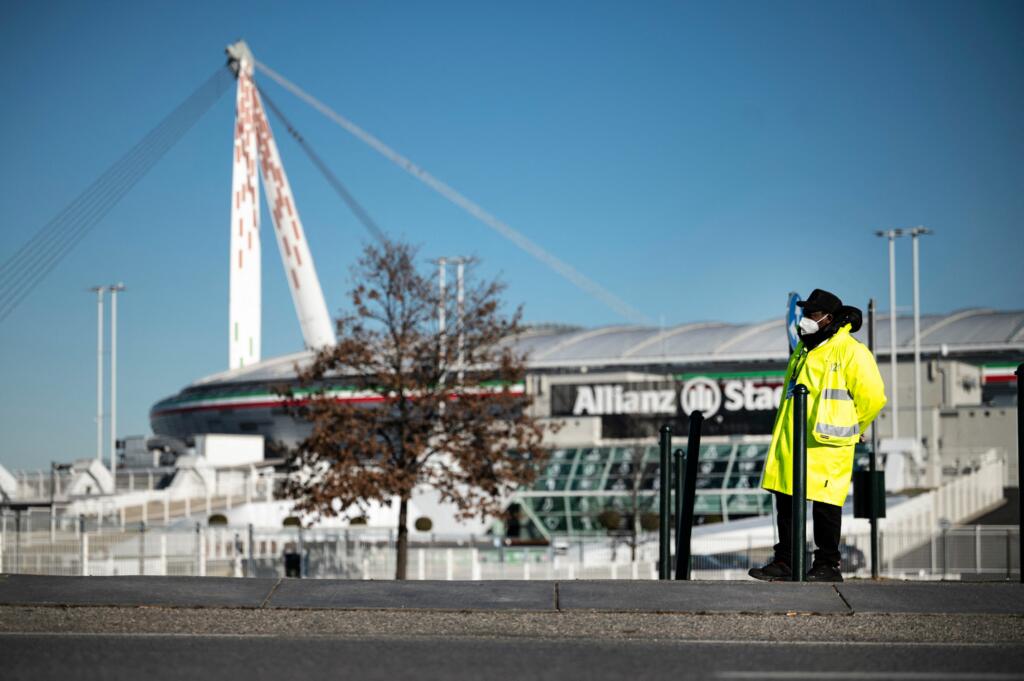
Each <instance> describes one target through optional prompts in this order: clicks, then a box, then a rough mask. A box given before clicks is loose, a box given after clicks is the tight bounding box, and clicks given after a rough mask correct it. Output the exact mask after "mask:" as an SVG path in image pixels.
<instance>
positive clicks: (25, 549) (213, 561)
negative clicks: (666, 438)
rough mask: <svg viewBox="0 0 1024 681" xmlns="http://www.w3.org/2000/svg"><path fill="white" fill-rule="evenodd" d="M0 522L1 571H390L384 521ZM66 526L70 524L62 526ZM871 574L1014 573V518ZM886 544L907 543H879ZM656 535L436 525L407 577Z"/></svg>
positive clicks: (502, 571)
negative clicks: (325, 524) (518, 538)
mask: <svg viewBox="0 0 1024 681" xmlns="http://www.w3.org/2000/svg"><path fill="white" fill-rule="evenodd" d="M4 520H5V521H0V572H4V573H27V574H49V575H94V576H97V575H99V576H103V575H106V576H113V575H197V576H224V577H229V576H234V577H246V576H254V577H275V576H285V554H293V556H294V558H293V560H295V561H296V563H297V565H298V566H299V569H300V570H301V573H302V576H305V577H311V578H340V579H392V578H394V575H395V536H394V532H393V531H388V530H382V529H374V528H360V529H349V530H302V531H300V530H298V529H297V528H284V529H277V528H275V529H266V528H254V527H206V526H202V525H196V526H194V527H184V528H182V527H177V528H173V527H172V528H166V527H153V528H151V527H147V526H146V525H144V524H139V525H137V526H136V527H135V528H126V529H124V530H122V529H120V528H119V527H113V528H111V527H108V526H103V525H94V524H85V525H84V526H83V525H81V524H79V523H68V522H66V521H64V522H59V523H55V526H54V527H53V528H51V527H49V522H46V523H45V524H44V523H42V522H41V521H40V519H39V518H38V517H37V518H36V519H35V520H34V521H33V522H32V523H30V525H29V526H28V527H26V526H21V527H17V526H15V525H14V524H13V523H11V522H10V518H6V519H4ZM69 525H70V526H69ZM880 536H881V541H880V546H881V558H882V570H881V574H882V575H883V576H885V577H892V578H899V579H952V580H956V579H1015V578H1017V576H1018V575H1019V574H1020V565H1019V562H1018V556H1019V552H1018V543H1019V541H1020V535H1019V531H1018V528H1017V527H1016V526H980V525H979V526H967V527H955V528H950V529H946V530H943V531H940V532H933V533H916V534H913V536H910V534H908V533H907V532H903V531H900V532H886V531H883V532H881V535H880ZM735 546H736V542H735V540H729V541H728V542H722V541H716V540H715V538H714V537H701V538H695V539H694V541H693V550H692V552H693V556H692V561H693V562H692V576H693V578H694V579H746V578H747V574H746V573H747V570H748V569H749V568H751V567H754V566H758V565H763V564H764V563H766V562H768V561H769V560H771V554H772V550H771V547H768V546H763V545H762V546H755V545H753V544H749V545H748V546H747V547H746V548H745V549H744V550H740V551H737V550H735ZM886 547H912V548H910V549H909V550H902V551H901V552H892V553H891V554H888V553H887V548H886ZM841 551H842V557H843V564H842V569H843V572H844V574H846V575H847V576H848V577H868V576H869V575H870V560H871V556H870V542H869V541H868V540H867V537H866V536H859V535H847V536H845V537H844V538H843V542H842V546H841ZM656 560H657V542H656V540H655V538H654V537H653V536H648V537H645V538H644V541H643V543H642V544H641V546H640V547H639V550H638V552H637V556H636V560H631V559H630V551H629V548H628V547H623V545H622V544H618V545H615V544H613V543H612V542H610V541H609V540H608V539H607V538H591V539H577V540H573V541H571V542H568V541H560V540H556V541H555V542H554V543H553V544H551V545H546V546H505V545H503V544H501V543H500V542H498V543H495V542H494V541H493V540H492V539H491V538H486V537H484V538H481V537H465V536H463V537H454V536H453V537H444V536H435V537H433V538H432V540H431V541H429V542H412V543H411V544H410V548H409V554H408V566H407V577H408V578H409V579H432V580H452V579H456V580H488V579H526V580H528V579H654V578H656V576H657V563H656Z"/></svg>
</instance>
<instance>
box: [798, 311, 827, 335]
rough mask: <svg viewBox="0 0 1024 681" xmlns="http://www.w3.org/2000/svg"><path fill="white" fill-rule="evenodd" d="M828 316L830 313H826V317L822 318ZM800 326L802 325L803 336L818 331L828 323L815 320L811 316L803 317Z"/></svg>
mask: <svg viewBox="0 0 1024 681" xmlns="http://www.w3.org/2000/svg"><path fill="white" fill-rule="evenodd" d="M827 317H828V315H825V316H824V317H822V318H821V321H824V320H825V319H826V318H827ZM798 326H799V327H800V335H801V336H809V335H811V334H812V333H818V332H819V331H821V330H822V329H823V328H825V326H827V324H824V325H823V324H821V323H820V322H816V321H814V320H813V319H811V318H810V317H801V318H800V323H799V324H798Z"/></svg>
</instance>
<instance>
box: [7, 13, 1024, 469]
mask: <svg viewBox="0 0 1024 681" xmlns="http://www.w3.org/2000/svg"><path fill="white" fill-rule="evenodd" d="M1022 29H1024V4H1021V3H1020V2H937V1H934V0H929V1H927V2H879V3H871V2H858V3H849V2H842V3H817V2H815V3H805V4H791V3H754V2H743V3H706V4H702V5H695V4H688V3H680V2H666V3H656V2H646V3H625V2H607V3H599V2H590V1H588V2H571V3H558V2H517V3H481V2H465V3H446V2H440V3H421V2H408V3H398V2H391V3H382V2H346V3H337V2H336V3H280V2H277V3H260V2H244V3H242V2H240V3H231V2H215V3H211V2H193V3H189V2H137V3H130V2H117V3H112V2H89V3H85V2H46V3H39V2H26V1H13V2H5V3H2V4H0V97H2V99H3V102H4V104H3V106H2V107H0V121H2V125H0V143H2V148H3V155H2V157H0V158H2V160H0V216H2V220H3V223H4V224H3V228H2V229H0V257H2V258H3V259H6V258H7V257H8V256H9V255H10V254H12V253H13V252H14V251H15V249H17V248H18V247H19V246H20V245H21V244H22V243H23V242H24V241H25V240H26V239H27V238H28V237H29V236H30V235H31V234H32V233H33V232H34V231H35V230H36V229H38V228H39V227H40V226H42V225H43V224H45V223H46V222H47V221H48V220H49V219H50V218H52V217H53V216H54V215H55V214H56V213H57V212H58V211H59V210H60V209H61V208H62V207H63V206H64V205H65V204H66V203H67V202H68V201H69V200H70V199H72V198H73V197H74V196H75V195H76V194H77V193H78V192H79V191H81V189H82V188H84V187H85V186H86V185H87V184H88V183H89V182H91V181H92V180H93V179H95V178H96V176H97V175H98V174H99V173H100V172H102V171H103V170H104V169H105V168H106V167H107V166H108V165H109V164H110V163H111V162H112V161H113V160H115V159H116V158H117V157H118V156H119V155H121V154H122V153H123V152H124V151H125V150H126V149H128V148H129V147H130V146H131V145H132V144H134V143H135V142H136V141H137V140H138V139H139V138H140V137H141V136H142V135H143V134H145V132H146V131H147V130H148V129H149V128H151V127H152V126H153V125H155V124H156V123H157V122H158V121H159V120H160V118H162V117H163V116H164V115H165V114H166V113H167V112H168V111H169V110H170V109H171V108H172V107H173V106H174V105H176V103H177V102H178V101H180V100H181V99H182V98H184V97H185V96H186V95H187V94H189V93H190V92H191V91H192V90H193V89H194V88H195V87H196V86H198V84H199V83H200V82H202V81H203V80H204V79H205V78H206V77H207V76H208V75H209V74H210V73H211V72H212V71H213V69H214V68H216V67H217V65H218V64H221V63H222V62H223V60H224V55H223V48H224V46H225V45H226V44H227V43H229V42H233V41H234V40H237V39H238V38H245V39H246V40H247V41H249V43H250V45H251V46H252V48H253V50H254V52H255V53H256V55H257V57H258V58H259V59H261V60H262V61H264V62H265V63H267V64H268V65H270V66H272V67H273V68H275V69H277V70H278V71H280V72H281V73H283V74H285V75H286V76H287V77H289V78H290V79H292V80H293V81H295V82H297V83H298V84H300V85H301V86H302V87H304V88H305V89H306V90H308V91H309V92H311V93H313V94H315V95H316V96H318V97H319V98H321V99H322V100H324V101H325V102H327V103H328V104H330V105H331V106H333V107H334V108H335V109H337V110H338V111H339V112H341V113H342V114H344V115H346V116H348V117H349V118H351V119H352V120H354V121H355V122H357V123H358V124H360V125H362V126H363V127H364V128H366V129H367V130H369V131H371V132H373V133H374V134H376V135H378V136H379V137H380V138H381V139H383V140H385V141H386V142H387V143H389V144H390V145H392V146H394V147H395V148H397V149H398V150H400V151H401V152H403V153H404V154H406V155H407V156H409V157H410V158H412V159H413V160H414V161H416V162H417V163H419V164H421V165H422V166H423V167H425V168H427V169H428V170H430V171H431V172H433V173H434V174H435V175H437V176H439V177H440V178H442V179H444V180H445V181H447V182H448V183H450V184H451V185H453V186H454V187H456V188H458V189H459V190H460V191H461V192H463V193H464V194H466V195H467V196H469V197H470V198H472V199H474V200H475V201H477V202H479V203H480V204H481V205H483V206H484V207H486V208H487V209H488V210H490V211H491V212H493V213H494V214H495V215H497V216H498V217H500V218H502V219H503V220H505V221H507V222H508V223H509V224H511V225H513V226H514V227H516V228H517V229H519V230H521V231H522V232H523V233H525V234H526V235H528V236H529V237H530V238H532V239H534V240H535V241H537V242H538V243H540V244H541V245H543V246H544V247H546V248H548V249H550V250H551V251H552V252H554V253H556V254H558V255H559V256H560V257H562V258H563V259H565V260H567V261H568V262H570V263H572V264H573V265H575V266H576V267H577V268H579V269H580V270H581V271H583V272H585V273H586V274H588V275H589V276H591V277H592V278H593V279H595V280H597V281H599V282H601V283H602V284H603V285H604V286H606V287H608V288H609V289H611V290H612V291H614V292H615V293H616V294H617V295H619V296H621V297H622V298H623V299H625V300H626V301H628V302H630V303H631V304H632V305H634V306H635V307H637V308H639V309H640V310H641V311H642V312H644V313H645V314H646V315H648V316H649V317H651V318H652V319H654V320H659V319H662V318H663V319H664V322H665V323H666V324H673V323H679V322H685V321H693V320H701V319H721V320H726V321H756V320H763V319H767V318H770V317H772V316H775V315H780V314H782V311H783V303H784V300H785V295H786V292H787V291H789V290H791V289H796V290H799V291H801V292H804V293H806V292H808V291H809V290H810V289H811V288H813V287H815V286H821V287H824V288H829V289H831V290H833V291H835V292H837V293H839V294H840V295H841V296H842V297H843V298H844V299H846V300H847V301H849V302H853V303H863V302H864V301H866V299H867V298H868V297H869V296H875V297H877V298H879V299H881V300H882V301H883V304H882V307H883V308H884V307H886V305H885V302H884V301H886V300H887V288H886V287H887V263H886V250H885V245H884V243H883V242H882V241H881V240H879V239H877V238H876V237H874V236H873V235H872V231H873V230H875V229H879V228H885V227H890V226H911V225H918V224H923V225H927V226H929V227H931V228H932V229H934V230H935V231H936V235H935V236H934V237H931V238H929V239H928V240H927V241H925V242H924V243H923V247H922V262H923V274H922V285H923V292H924V293H923V301H922V302H923V307H924V309H925V310H926V311H934V312H947V311H950V310H954V309H957V308H961V307H967V306H990V307H995V308H1002V309H1019V308H1020V307H1022V296H1021V294H1022V292H1024V267H1022V265H1021V263H1022V262H1024V239H1022V238H1021V219H1022V217H1024V164H1022V159H1024V127H1022V124H1021V112H1022V104H1024V96H1022V95H1024V81H1022V79H1024V42H1022V41H1021V39H1020V36H1021V35H1022ZM265 86H266V87H267V88H268V90H269V91H270V92H272V93H274V95H275V99H276V100H277V101H278V103H279V104H281V106H282V107H283V108H284V109H285V110H286V112H287V113H288V114H289V115H290V116H291V117H292V119H293V120H294V122H295V123H296V125H297V126H298V127H299V128H300V129H301V130H302V131H303V133H304V134H305V135H306V137H307V138H308V139H309V140H310V141H311V143H312V144H313V145H314V146H315V147H316V148H317V149H318V150H319V152H320V154H321V155H322V156H323V157H324V158H325V159H327V161H328V163H329V164H330V165H331V166H332V167H333V168H334V170H335V171H336V172H337V173H338V175H339V176H340V177H341V178H342V179H343V180H345V181H346V182H347V184H348V185H349V186H350V188H351V189H352V191H353V193H354V194H355V195H356V196H357V197H359V199H360V200H361V201H362V202H363V203H364V204H365V206H366V207H367V209H368V210H369V211H370V212H371V214H372V215H374V216H375V217H376V219H377V220H378V222H380V223H381V225H382V226H384V227H385V229H387V230H388V231H390V232H391V233H393V234H396V235H399V236H402V237H404V238H407V239H409V240H411V241H414V242H416V243H419V244H421V245H422V247H423V250H422V253H423V256H424V259H425V260H426V259H427V258H432V257H436V256H439V255H455V254H473V255H476V256H478V257H479V258H480V259H481V260H482V263H483V264H482V265H481V267H480V273H481V274H484V275H486V276H494V275H497V274H500V275H501V276H502V277H503V278H504V279H506V280H507V281H508V283H509V285H510V286H509V291H508V294H509V299H510V300H511V301H512V302H517V303H518V302H521V303H523V304H524V305H525V310H526V317H527V320H529V321H559V322H568V323H573V324H579V325H584V326H596V325H601V324H607V323H618V322H620V321H621V320H620V319H617V318H616V317H615V315H614V314H613V313H612V312H610V311H609V310H608V309H606V308H605V307H603V306H602V305H601V304H600V303H598V302H596V301H594V300H592V299H590V298H588V297H587V296H586V295H585V294H583V293H581V292H579V291H578V290H576V289H575V288H573V287H572V286H571V285H570V284H568V283H567V282H565V281H564V280H562V279H560V278H559V277H558V276H557V275H555V274H554V273H552V272H551V271H549V270H548V269H547V268H545V267H544V266H543V265H541V264H539V263H537V262H535V261H534V260H532V259H531V258H530V257H529V256H527V255H525V254H523V253H521V252H519V251H517V250H516V249H515V248H514V247H512V246H511V245H510V244H509V243H508V242H506V241H504V240H503V239H502V238H501V237H500V236H498V235H496V234H495V233H493V232H491V231H489V230H488V229H487V228H486V227H484V226H482V225H481V224H479V223H477V222H476V221H474V220H473V219H472V218H470V217H468V216H467V215H465V214H463V213H461V212H460V211H459V210H458V209H457V208H455V207H453V206H452V205H450V204H448V203H447V202H445V201H444V200H443V199H441V198H439V197H438V196H436V195H434V194H433V193H431V192H430V190H428V189H426V188H425V187H423V186H422V185H420V184H419V183H417V182H416V181H415V180H413V179H412V178H410V177H409V176H408V175H406V174H404V173H403V172H402V171H400V170H399V169H397V168H396V167H394V166H392V165H390V164H389V163H388V162H387V161H385V160H384V159H382V158H381V157H379V156H377V155H376V154H375V153H374V152H372V151H371V150H369V149H367V148H366V147H364V146H362V145H361V143H359V142H358V141H356V140H355V139H353V138H351V137H349V136H348V135H347V133H345V132H343V131H342V130H340V129H338V128H336V127H333V126H332V125H331V124H329V123H328V122H326V120H325V119H323V118H322V117H321V116H320V115H319V114H317V113H316V112H314V111H313V110H311V109H309V108H308V107H307V106H306V105H304V104H302V103H301V102H299V101H298V100H296V99H294V98H293V97H291V96H290V95H288V94H287V93H285V92H283V91H281V90H280V88H278V87H277V86H276V85H274V84H273V83H269V82H268V83H265ZM232 118H233V107H232V94H228V95H226V96H225V97H224V98H223V99H222V100H221V101H220V102H219V103H218V104H217V106H216V107H215V108H214V109H213V110H211V111H210V112H209V113H208V114H207V115H206V117H205V118H204V119H203V120H202V121H201V122H200V124H199V125H198V126H197V127H196V128H195V129H194V130H193V131H192V132H191V133H190V134H189V135H188V136H187V137H185V138H184V139H183V140H182V141H181V143H179V145H178V146H177V147H176V148H175V149H174V150H173V151H172V152H171V153H170V154H169V155H168V156H167V157H166V158H165V159H164V160H163V161H162V162H161V164H160V165H159V166H157V167H156V168H155V169H154V171H153V172H152V173H150V174H149V175H148V176H147V177H146V178H145V179H144V180H143V181H142V183H140V184H139V185H138V186H137V187H136V188H135V190H134V191H133V192H132V193H131V194H130V195H129V196H128V197H127V198H126V199H125V200H124V201H123V202H122V203H121V204H120V205H119V206H118V207H117V208H116V209H115V210H114V211H113V212H112V213H111V214H110V215H109V216H108V218H107V219H106V220H105V221H104V222H103V223H102V224H101V225H100V226H99V227H97V229H96V230H95V231H94V232H93V233H92V234H91V235H90V236H89V237H88V238H87V239H86V240H85V241H84V242H83V243H82V244H81V245H80V246H79V247H78V248H77V249H76V250H75V251H74V252H73V253H72V254H71V255H70V256H69V257H68V258H67V259H65V260H64V261H63V263H62V264H61V266H60V268H59V269H58V270H56V271H55V272H54V273H53V274H52V275H51V276H50V277H48V278H47V279H46V281H45V283H44V284H42V285H41V286H39V287H38V288H37V289H36V290H35V292H34V293H33V294H32V295H31V296H30V297H29V298H28V299H27V300H26V302H25V303H24V304H23V305H22V306H21V307H20V308H19V309H18V310H17V311H16V312H15V313H14V314H13V315H11V316H10V317H8V318H7V319H6V320H5V321H4V322H3V323H2V324H0V348H2V353H0V362H2V364H0V371H2V375H3V377H4V383H5V385H6V388H7V389H6V390H5V391H4V392H3V393H2V394H0V419H2V421H0V426H2V429H3V438H2V446H0V463H3V464H4V465H5V466H7V467H9V468H23V467H37V466H46V465H48V462H49V461H50V460H51V459H58V460H68V459H71V458H74V457H80V456H89V455H91V454H92V453H93V451H94V432H95V431H94V423H93V415H94V412H95V404H94V402H95V304H94V297H93V296H92V295H91V294H89V293H88V292H86V289H87V288H88V287H89V286H90V285H93V284H96V283H109V282H113V281H117V280H121V281H124V282H125V283H126V284H127V285H128V287H129V291H128V292H127V293H125V294H124V295H123V297H122V298H121V301H122V304H121V307H120V312H121V315H120V316H121V325H120V350H121V351H120V353H119V357H120V360H119V361H120V376H121V381H120V387H119V395H120V410H119V413H120V416H119V421H120V424H121V426H122V427H121V428H120V429H119V430H120V432H121V433H122V434H133V433H146V432H148V410H149V407H150V406H151V405H152V404H153V403H154V402H155V401H156V400H158V399H159V398H161V397H164V396H167V395H169V394H172V393H174V392H176V391H178V390H179V389H181V388H182V387H183V386H184V385H186V384H187V383H189V382H191V381H192V380H194V379H196V378H198V377H201V376H204V375H206V374H209V373H212V372H215V371H219V370H221V369H224V368H225V365H226V363H227V338H226V336H227V276H228V269H227V259H228V254H227V243H228V213H229V194H230V173H231V164H230V153H231V142H232V139H231V128H232ZM277 128H278V139H279V142H280V146H281V151H282V155H283V156H284V161H285V165H286V168H287V170H288V172H289V175H290V177H291V180H292V186H293V188H294V190H295V194H296V197H297V201H298V205H299V208H300V210H301V212H302V216H303V219H304V221H305V224H306V229H307V233H308V236H309V239H310V242H311V244H312V246H313V250H314V255H315V256H316V259H317V260H316V262H317V267H318V269H319V272H320V277H321V279H322V281H323V286H324V291H325V294H326V296H327V300H328V305H329V307H330V308H331V309H332V310H337V309H340V308H342V307H343V306H344V304H345V302H346V296H345V292H346V291H347V290H348V289H349V288H350V286H351V282H350V281H349V280H348V267H349V266H350V264H351V263H352V261H353V258H354V256H355V254H356V253H357V252H358V250H359V248H360V247H361V245H362V243H364V242H365V240H366V238H367V237H366V234H365V233H364V232H363V230H362V229H361V227H360V226H359V225H358V223H357V222H356V221H355V220H354V219H353V218H352V216H351V215H350V214H349V213H348V211H347V210H346V209H345V207H344V206H343V205H342V204H341V203H340V202H339V200H338V199H337V198H336V196H335V195H334V194H333V192H332V191H331V190H330V188H329V187H328V186H327V184H326V183H325V182H324V180H323V179H322V177H321V176H320V175H319V174H318V173H317V171H316V170H315V169H314V168H313V167H312V166H311V165H310V163H309V162H308V161H307V159H306V158H305V157H304V156H303V155H302V153H301V151H300V150H299V149H298V147H297V146H296V145H295V144H294V143H293V142H292V141H291V140H290V139H288V138H287V137H286V136H285V135H284V132H283V131H282V130H280V126H277ZM268 226H269V219H267V214H266V212H265V211H264V235H265V238H264V251H263V253H264V266H263V267H264V270H263V271H264V355H265V356H267V357H269V356H274V355H278V354H282V353H286V352H290V351H294V350H297V349H300V347H301V336H300V333H299V329H298V325H297V323H296V321H295V316H294V312H293V310H292V307H291V303H290V298H289V295H288V292H287V289H286V285H285V281H284V277H283V274H282V272H281V266H280V261H279V256H278V254H277V253H276V248H275V247H274V245H273V241H272V239H271V238H270V234H269V229H268ZM899 258H900V261H899V262H900V268H901V269H900V282H899V285H900V287H901V292H900V301H899V305H900V306H901V307H904V306H909V303H910V295H909V294H910V278H909V275H910V249H909V242H907V243H900V244H899Z"/></svg>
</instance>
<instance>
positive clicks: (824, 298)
mask: <svg viewBox="0 0 1024 681" xmlns="http://www.w3.org/2000/svg"><path fill="white" fill-rule="evenodd" d="M797 305H799V306H800V307H802V308H803V309H804V312H805V313H807V312H827V313H828V314H830V315H832V316H835V314H836V313H837V312H839V309H840V308H841V307H842V306H843V301H841V300H839V296H837V295H836V294H834V293H829V292H828V291H823V290H821V289H820V288H816V289H814V290H813V291H811V295H809V296H807V300H801V301H799V302H797Z"/></svg>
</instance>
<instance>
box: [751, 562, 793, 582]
mask: <svg viewBox="0 0 1024 681" xmlns="http://www.w3.org/2000/svg"><path fill="white" fill-rule="evenodd" d="M747 574H748V575H750V576H751V577H753V578H754V579H760V580H761V581H764V582H783V581H789V580H790V579H792V578H793V571H792V570H790V569H789V566H788V565H786V564H785V563H783V562H782V561H781V560H773V561H772V562H770V563H768V564H767V565H765V566H764V567H759V568H751V569H750V571H749V572H747Z"/></svg>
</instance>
